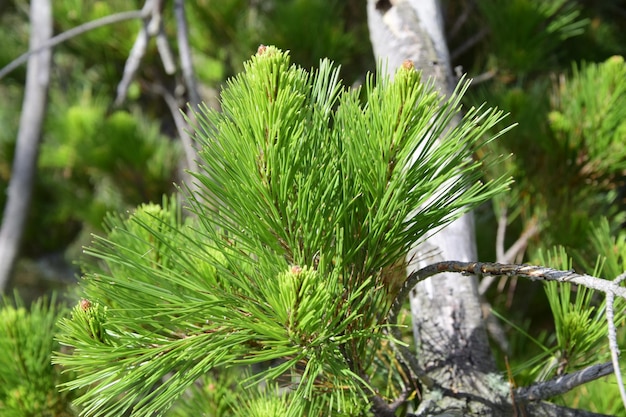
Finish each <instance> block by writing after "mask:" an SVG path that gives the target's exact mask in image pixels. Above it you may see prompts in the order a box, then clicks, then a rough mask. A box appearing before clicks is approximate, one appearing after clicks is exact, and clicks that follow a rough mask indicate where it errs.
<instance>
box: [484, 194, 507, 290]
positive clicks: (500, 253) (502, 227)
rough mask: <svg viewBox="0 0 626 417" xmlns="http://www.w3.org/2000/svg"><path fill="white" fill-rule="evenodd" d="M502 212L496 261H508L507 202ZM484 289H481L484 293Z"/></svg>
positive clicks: (497, 237) (497, 238) (497, 239)
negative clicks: (506, 242) (506, 257)
mask: <svg viewBox="0 0 626 417" xmlns="http://www.w3.org/2000/svg"><path fill="white" fill-rule="evenodd" d="M501 210H502V212H501V213H500V216H498V230H497V232H496V262H506V261H505V260H504V240H505V238H506V227H507V225H508V223H509V217H508V210H507V207H506V205H505V204H502V207H501ZM483 292H484V291H480V293H481V294H482V293H483Z"/></svg>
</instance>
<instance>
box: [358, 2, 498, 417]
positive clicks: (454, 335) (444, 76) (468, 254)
mask: <svg viewBox="0 0 626 417" xmlns="http://www.w3.org/2000/svg"><path fill="white" fill-rule="evenodd" d="M368 21H369V27H370V37H371V40H372V44H373V48H374V55H375V56H376V58H377V59H382V60H385V61H386V63H387V65H388V67H387V68H388V71H389V72H390V74H393V73H394V72H395V70H396V69H397V68H398V67H399V66H400V65H401V64H402V62H403V61H405V60H407V59H409V60H411V61H413V64H414V65H415V67H416V68H417V69H420V70H421V71H422V74H423V77H424V79H426V78H431V79H432V80H433V81H434V83H435V86H436V88H437V89H438V90H439V91H440V92H441V93H442V94H445V95H449V94H450V93H451V92H452V91H453V89H454V86H455V83H454V80H453V77H452V71H451V66H450V59H449V55H448V49H447V46H446V43H445V37H444V32H443V21H442V17H441V14H440V10H439V4H438V2H437V1H435V0H404V1H401V0H396V1H381V0H368ZM476 257H477V255H476V243H475V238H474V221H473V216H472V214H471V213H470V214H467V215H465V216H463V217H462V218H460V219H459V220H457V221H455V222H453V223H452V224H450V225H449V226H448V227H446V228H445V229H443V230H441V231H439V232H438V233H436V234H435V233H434V232H433V235H432V236H431V237H430V238H429V239H428V241H427V242H425V243H424V244H422V245H420V246H418V247H415V248H414V249H413V250H412V251H411V253H410V254H409V267H408V272H409V273H410V272H412V271H414V270H416V269H419V268H422V267H424V266H426V265H428V264H432V263H434V262H437V261H441V260H463V261H473V260H476ZM411 312H412V320H413V330H414V337H415V341H416V346H417V359H418V363H419V365H420V367H421V368H422V369H423V370H424V371H425V373H426V375H427V376H428V377H429V378H430V379H432V381H434V383H435V386H437V387H441V388H442V389H443V391H444V395H443V396H442V395H441V392H436V391H439V390H431V391H430V392H426V393H424V399H423V401H422V402H421V405H420V408H419V410H417V414H418V415H430V414H432V413H435V412H440V411H449V412H450V411H458V412H460V413H462V415H472V414H480V415H483V413H486V414H484V415H489V414H492V413H493V411H492V410H491V407H490V406H485V405H484V404H483V403H482V402H475V401H470V400H468V397H480V398H482V399H487V400H488V401H490V402H491V401H493V402H495V403H498V402H500V400H501V398H502V394H503V392H502V390H504V393H506V391H507V390H508V388H507V386H506V384H505V383H504V382H503V381H501V380H500V379H499V378H498V377H497V373H496V372H497V370H496V367H495V362H494V360H493V357H492V354H491V350H490V348H489V344H488V339H487V333H486V331H485V327H484V323H483V320H482V313H481V308H480V301H479V298H478V291H477V281H476V278H475V277H473V278H470V279H468V278H467V277H463V276H459V275H455V274H440V275H437V276H435V277H432V278H430V279H428V280H426V281H424V282H422V283H420V284H418V285H417V286H416V287H415V289H414V290H413V291H412V293H411ZM487 381H489V382H487ZM446 390H449V391H448V392H449V393H454V395H446V394H445V392H446ZM490 410H491V411H490ZM492 415H493V414H492Z"/></svg>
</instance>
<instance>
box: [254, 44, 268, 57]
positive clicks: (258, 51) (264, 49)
mask: <svg viewBox="0 0 626 417" xmlns="http://www.w3.org/2000/svg"><path fill="white" fill-rule="evenodd" d="M266 50H267V46H265V45H259V49H257V50H256V54H257V55H263V54H264V53H265V51H266Z"/></svg>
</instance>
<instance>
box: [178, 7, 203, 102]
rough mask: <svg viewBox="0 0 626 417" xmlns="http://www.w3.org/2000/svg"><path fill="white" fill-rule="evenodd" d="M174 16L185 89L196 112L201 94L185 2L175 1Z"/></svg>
mask: <svg viewBox="0 0 626 417" xmlns="http://www.w3.org/2000/svg"><path fill="white" fill-rule="evenodd" d="M174 16H175V17H176V24H177V31H176V37H177V40H178V55H179V57H180V67H181V70H182V73H183V79H184V80H185V87H187V93H188V94H189V102H190V103H191V107H192V108H193V109H194V110H197V109H198V106H199V105H200V101H201V99H200V93H199V92H198V87H197V85H196V77H195V75H194V71H193V62H192V59H191V47H190V46H189V35H188V32H189V29H188V28H187V19H186V18H185V2H184V0H174Z"/></svg>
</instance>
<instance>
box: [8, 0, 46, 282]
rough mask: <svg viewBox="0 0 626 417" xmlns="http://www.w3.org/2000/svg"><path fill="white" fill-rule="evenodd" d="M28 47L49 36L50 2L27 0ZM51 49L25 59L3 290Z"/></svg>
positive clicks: (32, 165)
mask: <svg viewBox="0 0 626 417" xmlns="http://www.w3.org/2000/svg"><path fill="white" fill-rule="evenodd" d="M30 18H31V35H30V47H29V48H30V50H35V49H37V48H39V47H40V46H41V45H42V44H43V43H45V42H46V41H48V39H50V37H51V36H52V5H51V3H50V1H49V0H31V3H30ZM50 59H51V50H50V49H45V50H42V51H40V52H38V53H36V54H33V55H31V56H30V57H29V58H28V68H27V70H26V86H25V89H24V103H23V106H22V114H21V116H20V126H19V132H18V136H17V145H16V149H15V157H14V158H13V168H12V171H11V179H10V181H9V187H8V193H7V194H8V195H7V203H6V206H5V207H4V213H3V216H2V227H1V228H0V291H4V289H5V288H6V286H7V283H8V281H9V278H10V276H11V271H12V270H13V265H14V264H15V260H16V258H17V255H18V251H19V246H20V242H21V240H22V233H23V230H24V223H25V221H26V216H27V214H28V208H29V206H30V200H31V195H32V187H33V182H34V176H35V171H36V164H37V155H38V153H39V140H40V136H41V126H42V124H43V120H44V116H45V112H46V103H47V94H48V84H49V80H50Z"/></svg>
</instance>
